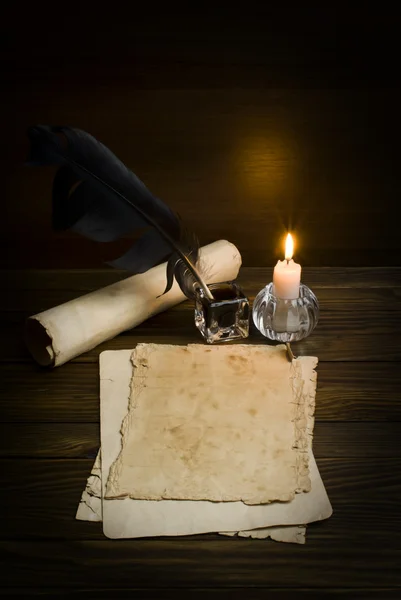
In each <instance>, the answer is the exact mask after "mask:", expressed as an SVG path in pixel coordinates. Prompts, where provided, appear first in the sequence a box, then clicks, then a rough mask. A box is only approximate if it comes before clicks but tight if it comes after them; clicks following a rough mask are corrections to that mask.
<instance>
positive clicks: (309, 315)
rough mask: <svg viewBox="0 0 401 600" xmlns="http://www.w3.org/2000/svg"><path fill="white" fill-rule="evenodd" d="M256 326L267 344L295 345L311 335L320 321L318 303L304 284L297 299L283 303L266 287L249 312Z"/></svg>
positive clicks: (269, 285)
mask: <svg viewBox="0 0 401 600" xmlns="http://www.w3.org/2000/svg"><path fill="white" fill-rule="evenodd" d="M252 318H253V322H254V323H255V326H256V327H257V329H259V331H260V332H261V333H262V334H263V335H264V336H265V337H267V338H269V340H274V341H277V342H284V343H288V342H297V341H298V340H302V339H303V338H305V337H307V336H308V335H310V333H311V332H312V331H313V330H314V328H315V327H316V325H317V322H318V320H319V303H318V301H317V298H316V296H315V294H314V293H313V292H312V290H311V289H309V288H308V286H306V285H304V284H303V283H301V284H300V287H299V297H298V298H295V299H294V300H283V299H282V298H278V297H277V296H275V295H274V286H273V283H269V284H268V285H267V286H266V287H265V288H263V290H261V291H260V292H259V294H258V295H257V296H256V298H255V301H254V303H253V308H252Z"/></svg>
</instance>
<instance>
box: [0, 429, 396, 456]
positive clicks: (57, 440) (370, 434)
mask: <svg viewBox="0 0 401 600" xmlns="http://www.w3.org/2000/svg"><path fill="white" fill-rule="evenodd" d="M400 436H401V422H396V423H383V422H382V423H343V422H330V423H325V422H322V423H317V424H316V425H315V430H314V438H313V448H314V453H315V456H316V457H318V458H321V457H324V458H327V457H329V456H341V457H346V456H349V457H355V456H365V457H366V458H372V457H373V458H377V457H383V458H389V457H394V456H397V457H398V456H401V447H400V446H399V444H398V440H399V439H400ZM99 446H100V430H99V424H98V423H73V424H71V423H45V424H44V423H29V424H26V423H2V424H0V457H3V458H4V457H18V458H21V457H22V458H29V457H35V458H40V457H43V458H52V457H56V458H88V457H90V458H95V456H96V454H97V451H98V449H99Z"/></svg>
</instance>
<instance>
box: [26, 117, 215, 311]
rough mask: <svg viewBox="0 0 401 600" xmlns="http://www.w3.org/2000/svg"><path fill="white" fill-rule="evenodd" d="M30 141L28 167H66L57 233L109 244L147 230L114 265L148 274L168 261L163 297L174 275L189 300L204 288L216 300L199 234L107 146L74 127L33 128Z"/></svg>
mask: <svg viewBox="0 0 401 600" xmlns="http://www.w3.org/2000/svg"><path fill="white" fill-rule="evenodd" d="M28 137H29V139H30V141H31V153H30V158H29V161H28V164H31V165H32V164H33V165H50V164H59V165H61V166H60V168H59V170H58V171H57V173H56V176H55V178H54V182H53V193H52V205H53V216H52V219H53V227H54V229H56V230H65V229H69V228H71V229H72V230H74V231H76V232H78V233H80V234H81V235H84V236H85V237H88V238H89V239H93V240H96V241H100V242H110V241H113V240H116V239H119V238H120V237H122V236H123V235H125V234H127V233H130V232H132V231H133V230H135V229H142V228H147V230H146V231H145V233H143V234H142V236H141V237H140V238H139V240H138V241H137V242H135V244H134V245H133V246H132V247H131V248H130V249H129V250H128V252H127V253H126V254H124V255H123V256H122V257H120V258H119V259H116V260H114V261H112V262H111V263H109V264H111V265H112V266H114V267H117V268H124V269H128V270H130V271H131V272H133V273H144V272H145V271H147V270H148V269H150V268H151V267H153V266H155V265H156V264H159V263H160V262H163V261H164V260H166V259H168V261H167V273H166V277H167V283H166V289H165V290H164V292H163V294H165V293H166V292H168V291H169V290H170V289H171V287H172V285H173V281H174V277H175V278H176V280H177V283H178V285H179V286H180V288H181V290H182V291H183V293H184V294H185V295H186V296H187V297H188V298H192V297H193V296H194V292H195V289H196V288H202V290H203V292H204V294H205V296H206V297H207V298H209V299H210V300H212V299H213V296H212V294H211V292H210V290H209V288H208V286H207V285H206V283H205V280H204V276H203V274H202V268H201V267H200V266H199V241H198V239H197V237H196V236H195V234H193V233H192V232H189V231H188V230H187V229H186V228H185V227H184V226H183V224H182V222H181V220H180V219H179V218H178V216H177V215H176V214H175V213H174V212H173V211H172V210H171V209H170V208H169V207H168V206H167V205H166V204H165V203H164V202H162V201H161V200H159V199H158V198H156V197H155V196H153V194H151V192H150V191H149V190H148V189H147V188H146V186H145V185H144V184H143V183H142V181H141V180H140V179H138V177H137V176H136V175H135V174H134V173H133V172H132V171H130V170H129V169H128V168H127V167H126V166H125V165H124V164H123V163H122V162H121V161H120V160H119V159H118V158H117V157H116V156H115V155H114V154H113V153H112V152H111V151H110V150H109V149H108V148H106V146H104V145H103V144H101V143H100V142H99V141H98V140H96V139H95V138H94V137H92V136H91V135H89V134H88V133H86V132H85V131H81V130H80V129H74V128H71V127H49V126H44V125H37V126H35V127H31V128H30V129H29V130H28ZM149 226H150V227H151V229H149Z"/></svg>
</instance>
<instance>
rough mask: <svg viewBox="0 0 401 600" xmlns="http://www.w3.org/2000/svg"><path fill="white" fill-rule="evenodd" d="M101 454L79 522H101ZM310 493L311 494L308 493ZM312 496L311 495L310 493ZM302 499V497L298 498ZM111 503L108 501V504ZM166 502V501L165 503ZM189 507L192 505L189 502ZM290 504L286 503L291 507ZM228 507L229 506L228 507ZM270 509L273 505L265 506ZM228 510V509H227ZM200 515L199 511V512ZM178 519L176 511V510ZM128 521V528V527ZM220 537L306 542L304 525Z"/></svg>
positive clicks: (133, 506)
mask: <svg viewBox="0 0 401 600" xmlns="http://www.w3.org/2000/svg"><path fill="white" fill-rule="evenodd" d="M100 461H101V452H100V451H99V452H98V454H97V456H96V459H95V462H94V464H93V467H92V470H91V473H90V475H89V477H88V480H87V482H86V486H85V489H84V490H83V492H82V496H81V500H80V502H79V505H78V509H77V514H76V516H75V518H76V519H78V520H79V521H102V520H103V515H102V497H101V466H100V465H101V462H100ZM311 471H312V474H311V477H312V478H313V471H314V460H312V462H311ZM310 493H311V492H310ZM311 495H312V493H311ZM298 498H302V496H298ZM110 502H112V501H108V504H110ZM119 502H120V501H119V500H114V503H115V504H116V507H117V508H118V503H119ZM129 502H130V506H131V509H132V510H131V514H132V512H133V511H135V509H136V507H137V506H138V504H139V505H140V504H141V501H137V500H132V499H130V501H129ZM165 502H168V501H165ZM190 504H191V505H193V504H194V503H193V502H191V503H190ZM291 504H292V503H291V502H290V503H288V505H291ZM228 506H229V505H228ZM266 506H270V507H271V508H273V507H274V504H270V505H266ZM227 508H228V507H227ZM199 512H200V513H201V509H200V510H199ZM177 517H178V510H177ZM129 523H130V522H129V521H128V528H129V527H130V525H129ZM219 533H220V535H224V536H229V537H235V536H237V535H238V537H251V538H254V539H267V538H270V539H272V540H274V541H275V542H286V543H292V544H305V542H306V525H294V526H292V525H284V526H281V527H260V528H259V529H251V530H248V531H226V532H219Z"/></svg>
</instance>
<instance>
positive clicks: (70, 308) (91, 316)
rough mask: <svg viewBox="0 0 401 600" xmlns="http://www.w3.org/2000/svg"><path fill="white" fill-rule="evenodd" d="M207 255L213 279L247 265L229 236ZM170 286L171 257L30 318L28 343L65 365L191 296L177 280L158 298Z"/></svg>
mask: <svg viewBox="0 0 401 600" xmlns="http://www.w3.org/2000/svg"><path fill="white" fill-rule="evenodd" d="M201 260H202V262H203V264H204V266H205V271H206V277H205V278H206V281H207V283H218V282H222V281H230V280H233V279H235V278H236V277H237V275H238V271H239V268H240V266H241V255H240V253H239V251H238V250H237V248H236V247H235V246H234V245H233V244H231V243H230V242H227V241H226V240H219V241H217V242H214V243H212V244H209V245H207V246H204V247H203V248H202V249H201ZM165 286H166V263H164V264H162V265H158V266H157V267H154V268H153V269H150V270H149V271H147V272H146V273H143V274H141V275H134V276H133V277H129V278H127V279H124V280H122V281H119V282H118V283H114V284H113V285H110V286H107V287H105V288H103V289H101V290H97V291H95V292H92V293H90V294H86V295H85V296H81V297H80V298H77V299H75V300H72V301H70V302H66V303H65V304H62V305H60V306H56V307H55V308H51V309H49V310H46V311H44V312H42V313H40V314H37V315H34V316H32V317H30V318H29V319H28V320H27V323H26V329H25V340H26V344H27V346H28V349H29V351H30V352H31V354H32V356H33V358H34V359H35V360H36V361H37V362H38V363H39V364H41V365H43V366H52V367H56V366H60V365H62V364H64V363H66V362H67V361H69V360H71V359H72V358H74V357H76V356H79V355H80V354H83V353H84V352H88V351H89V350H92V349H93V348H94V347H95V346H97V345H99V344H101V343H102V342H104V341H106V340H108V339H111V338H113V337H115V336H116V335H118V334H119V333H121V332H122V331H126V330H128V329H131V328H133V327H135V326H137V325H139V324H140V323H142V322H143V321H145V320H146V319H148V318H149V317H151V316H152V315H155V314H157V313H159V312H162V311H164V310H166V309H168V308H170V307H172V306H174V305H176V304H178V303H179V302H182V301H183V300H185V296H184V295H183V293H182V292H181V290H180V288H179V286H178V285H177V283H176V282H174V285H173V287H172V289H171V290H170V291H169V292H168V293H167V294H165V295H163V296H160V297H159V298H158V296H159V295H160V294H162V293H163V290H164V288H165Z"/></svg>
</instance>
